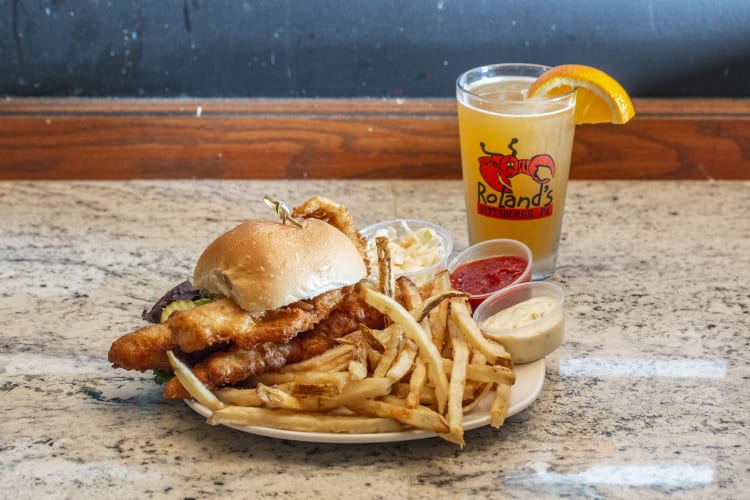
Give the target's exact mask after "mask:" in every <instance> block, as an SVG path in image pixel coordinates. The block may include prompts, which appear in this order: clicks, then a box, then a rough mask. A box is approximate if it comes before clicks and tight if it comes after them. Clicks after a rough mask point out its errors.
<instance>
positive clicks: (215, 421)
mask: <svg viewBox="0 0 750 500" xmlns="http://www.w3.org/2000/svg"><path fill="white" fill-rule="evenodd" d="M381 246H382V247H383V248H387V245H385V244H382V242H379V247H378V248H379V249H380V248H381ZM379 256H380V254H379ZM389 260H390V259H389V256H388V252H387V250H384V254H383V256H382V258H379V267H380V278H379V279H380V284H379V286H376V285H363V286H362V287H361V294H362V299H363V300H364V301H365V302H366V303H368V304H369V305H370V306H372V307H374V308H375V309H377V310H378V311H380V312H381V313H382V314H384V316H385V318H386V320H387V323H386V325H387V326H386V327H385V328H383V329H382V330H371V329H368V328H367V327H365V326H362V327H361V328H360V329H359V330H357V331H355V332H353V333H351V334H349V335H347V336H345V337H343V338H341V339H339V341H340V342H339V345H338V346H336V347H334V348H332V349H329V350H328V351H326V352H325V353H323V354H321V355H319V356H316V357H314V358H311V359H307V360H305V361H301V362H299V363H294V364H290V365H287V366H285V367H284V368H282V369H281V370H280V371H278V372H274V373H264V374H261V375H257V376H255V377H253V380H251V381H250V382H251V383H250V384H249V385H248V387H252V388H232V387H227V388H220V389H215V390H213V391H211V390H209V389H208V388H207V387H206V386H204V385H203V384H202V383H201V382H200V380H198V379H197V378H196V377H195V375H193V373H192V372H191V371H190V368H188V367H187V366H186V365H185V364H184V363H183V362H182V361H180V360H179V359H178V358H177V357H176V356H174V355H173V354H172V353H171V352H170V353H169V359H170V362H171V364H172V366H173V368H174V372H175V376H176V377H177V378H178V379H179V380H180V382H181V383H182V385H183V386H184V387H185V388H186V389H187V390H188V392H189V393H190V394H191V396H192V397H193V398H194V399H195V400H196V401H198V402H199V403H201V404H202V405H203V406H205V407H206V408H208V409H209V410H210V411H211V412H212V413H211V415H210V416H209V417H208V423H209V424H212V425H222V424H224V425H251V426H264V427H271V428H277V429H285V430H295V431H304V432H321V433H350V434H351V433H354V434H369V433H383V432H401V431H405V430H410V429H423V430H428V431H432V432H434V433H436V434H437V435H438V436H440V437H441V438H443V439H446V440H448V441H450V442H453V443H456V444H458V445H460V446H461V447H463V446H464V428H463V418H464V414H466V413H467V412H469V411H471V410H472V409H473V408H474V407H475V406H476V405H477V404H478V403H479V402H480V401H481V400H482V399H484V398H485V397H492V398H493V399H492V404H491V409H490V425H492V426H493V427H496V428H497V427H500V426H501V425H502V424H503V421H504V420H505V415H506V413H507V410H508V402H509V398H510V388H511V385H512V384H513V383H514V381H515V374H514V372H513V365H512V362H511V358H510V355H509V354H508V353H507V352H506V351H505V349H504V348H503V346H502V345H501V344H499V343H497V342H495V341H493V340H491V339H489V338H486V337H485V336H484V335H483V334H482V332H481V331H480V329H479V328H478V326H477V325H476V323H475V322H474V320H473V319H472V317H471V310H470V307H469V305H468V302H467V298H466V295H465V294H462V293H460V292H456V291H454V290H451V285H450V279H449V276H448V273H447V271H443V272H441V273H438V274H437V275H436V276H435V278H434V280H433V281H432V282H431V283H427V284H426V285H423V286H422V287H421V288H418V287H417V286H416V285H415V284H414V283H413V282H412V281H410V280H409V279H408V278H406V277H399V278H398V279H396V280H394V279H393V277H392V275H391V273H390V272H389V267H390V262H389ZM376 288H379V289H376ZM493 389H494V395H492V396H490V392H491V391H492V390H493Z"/></svg>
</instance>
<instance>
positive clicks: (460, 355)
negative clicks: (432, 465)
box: [446, 319, 469, 448]
mask: <svg viewBox="0 0 750 500" xmlns="http://www.w3.org/2000/svg"><path fill="white" fill-rule="evenodd" d="M448 333H449V334H450V338H451V344H452V345H453V366H452V367H451V379H450V390H449V393H448V412H447V415H446V419H447V420H448V426H449V427H450V438H451V439H450V440H451V441H453V442H455V443H458V444H459V445H460V446H461V447H462V448H463V446H464V428H463V416H464V412H463V400H464V389H465V388H466V366H467V365H468V364H469V346H468V345H467V343H466V340H465V339H464V336H463V334H462V333H461V331H460V330H459V329H458V327H457V326H456V324H455V323H454V322H453V321H452V320H450V319H449V320H448Z"/></svg>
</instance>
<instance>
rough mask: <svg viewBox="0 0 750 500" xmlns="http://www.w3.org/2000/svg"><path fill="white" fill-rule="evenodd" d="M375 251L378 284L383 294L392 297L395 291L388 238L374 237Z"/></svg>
mask: <svg viewBox="0 0 750 500" xmlns="http://www.w3.org/2000/svg"><path fill="white" fill-rule="evenodd" d="M375 251H376V253H377V256H378V285H379V286H380V291H381V292H382V293H383V295H386V296H387V297H393V295H394V292H395V287H394V277H393V266H392V265H391V248H390V247H389V246H388V238H387V237H385V236H378V237H377V238H375Z"/></svg>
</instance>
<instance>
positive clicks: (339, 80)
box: [0, 0, 750, 97]
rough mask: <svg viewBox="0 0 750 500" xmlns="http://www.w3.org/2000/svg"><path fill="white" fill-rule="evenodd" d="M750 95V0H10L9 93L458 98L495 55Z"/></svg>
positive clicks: (664, 90) (696, 91)
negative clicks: (462, 76) (471, 73)
mask: <svg viewBox="0 0 750 500" xmlns="http://www.w3.org/2000/svg"><path fill="white" fill-rule="evenodd" d="M509 61H516V62H518V61H522V62H539V63H544V64H550V65H555V64H561V63H567V62H576V63H583V64H590V65H594V66H598V67H600V68H602V69H604V70H605V71H608V72H609V73H611V74H613V75H614V76H615V77H616V78H617V79H619V80H620V81H621V82H622V83H623V84H624V85H625V87H626V88H628V89H629V90H630V92H631V94H632V95H634V96H636V97H665V96H696V97H698V96H717V97H719V96H724V97H731V96H744V97H747V96H750V0H599V1H597V0H562V1H546V0H526V1H524V0H515V1H502V0H478V1H472V0H432V1H423V0H411V1H410V0H379V1H378V0H307V1H305V0H297V1H294V0H256V1H253V0H246V1H234V0H213V1H209V0H110V1H106V0H68V1H66V0H43V1H39V0H0V95H5V96H135V97H137V96H145V97H172V96H196V97H213V96H219V97H243V96H247V97H257V96H268V97H349V96H364V97H385V96H404V97H450V96H452V95H454V82H455V78H456V76H457V75H458V74H459V73H460V72H461V71H463V70H464V69H467V68H469V67H472V66H476V65H481V64H487V63H492V62H509Z"/></svg>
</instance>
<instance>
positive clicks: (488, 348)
mask: <svg viewBox="0 0 750 500" xmlns="http://www.w3.org/2000/svg"><path fill="white" fill-rule="evenodd" d="M450 315H451V317H452V318H453V320H454V321H455V322H456V325H457V326H458V327H459V328H460V329H461V333H463V334H464V336H465V337H466V340H467V341H468V342H469V343H470V344H471V345H472V346H474V348H475V349H477V350H478V351H480V352H481V353H482V354H484V355H485V356H486V357H487V359H488V360H489V362H490V363H492V364H493V365H494V364H498V363H502V362H506V363H510V354H508V352H507V351H506V350H505V348H504V347H503V346H502V345H500V344H498V343H497V342H494V341H492V340H489V339H487V338H485V336H484V334H482V332H481V330H479V327H478V326H477V324H476V323H475V322H474V320H473V319H472V317H471V314H470V313H469V308H468V306H467V305H466V301H465V300H456V299H454V300H451V309H450Z"/></svg>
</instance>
